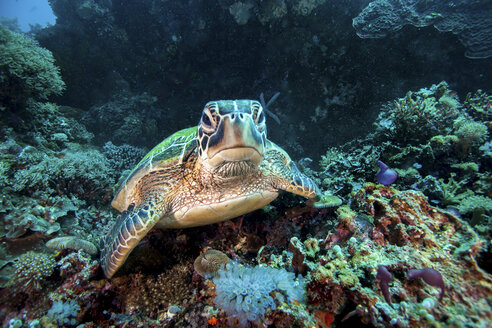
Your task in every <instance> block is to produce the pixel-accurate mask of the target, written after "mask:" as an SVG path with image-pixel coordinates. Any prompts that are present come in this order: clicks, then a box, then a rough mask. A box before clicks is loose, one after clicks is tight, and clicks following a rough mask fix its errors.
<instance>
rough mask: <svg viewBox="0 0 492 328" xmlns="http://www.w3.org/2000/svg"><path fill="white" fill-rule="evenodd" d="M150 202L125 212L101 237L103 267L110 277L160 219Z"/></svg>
mask: <svg viewBox="0 0 492 328" xmlns="http://www.w3.org/2000/svg"><path fill="white" fill-rule="evenodd" d="M151 208H152V207H151V206H150V205H149V204H143V205H141V206H139V207H136V208H134V209H131V210H129V211H125V212H123V213H122V214H121V215H119V216H118V217H117V218H116V223H115V225H114V226H113V227H112V228H111V230H110V231H109V233H108V234H107V235H106V236H104V237H103V238H102V239H101V267H102V269H103V271H104V275H105V276H106V277H107V278H108V279H109V278H111V277H112V276H113V275H114V273H115V272H116V271H117V270H118V269H119V268H120V267H121V266H122V265H123V263H125V261H126V258H127V257H128V255H130V253H131V251H132V250H133V249H134V248H135V246H137V244H138V243H139V242H140V240H141V239H142V238H143V237H145V235H146V234H147V232H149V230H150V229H152V227H154V225H155V224H156V223H157V222H158V221H159V219H160V215H159V214H158V213H156V211H155V210H153V209H151Z"/></svg>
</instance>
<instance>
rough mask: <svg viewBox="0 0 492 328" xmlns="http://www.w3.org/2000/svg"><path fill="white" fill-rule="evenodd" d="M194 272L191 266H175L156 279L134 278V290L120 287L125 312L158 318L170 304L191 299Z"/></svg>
mask: <svg viewBox="0 0 492 328" xmlns="http://www.w3.org/2000/svg"><path fill="white" fill-rule="evenodd" d="M192 272H193V271H192V268H191V266H190V265H188V264H176V265H175V266H173V267H172V268H171V269H170V270H168V271H166V272H164V273H161V274H160V275H158V276H157V277H152V276H143V275H141V274H136V275H133V276H132V281H131V283H130V284H131V285H132V286H134V287H133V288H129V286H128V285H124V286H121V289H122V290H121V293H122V294H123V299H122V302H123V307H124V309H125V311H126V312H127V313H141V314H145V315H148V316H151V317H158V316H159V314H160V313H165V312H166V310H167V308H168V307H169V306H170V305H178V306H180V305H182V304H183V303H184V302H185V301H186V300H187V299H188V298H190V297H191V288H192V287H193V286H192V283H191V277H192Z"/></svg>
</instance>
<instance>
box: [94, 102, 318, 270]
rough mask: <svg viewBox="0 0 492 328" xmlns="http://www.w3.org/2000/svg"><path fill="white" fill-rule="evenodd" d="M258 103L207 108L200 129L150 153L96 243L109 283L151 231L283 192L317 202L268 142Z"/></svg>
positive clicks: (211, 217) (311, 186)
mask: <svg viewBox="0 0 492 328" xmlns="http://www.w3.org/2000/svg"><path fill="white" fill-rule="evenodd" d="M264 120H265V119H264V114H263V113H262V107H261V105H260V104H259V103H258V102H256V101H251V100H238V101H224V100H221V101H217V102H210V103H208V104H207V105H206V106H205V108H204V110H203V116H202V120H201V121H200V124H199V126H198V128H189V129H185V130H182V131H178V132H176V133H175V134H174V135H172V136H171V137H169V138H167V139H165V140H164V141H163V142H162V143H161V144H159V145H157V146H156V147H155V148H154V149H153V150H151V151H150V152H149V154H147V155H146V156H145V157H144V158H143V159H142V160H141V161H140V163H139V164H138V165H137V167H136V168H135V169H134V170H133V171H132V172H131V173H130V175H129V177H128V178H127V179H126V180H125V181H124V183H123V185H122V186H121V187H120V188H119V190H118V193H117V195H116V197H115V199H114V200H113V203H112V204H113V206H114V207H115V208H117V209H119V210H124V209H126V210H124V211H123V212H122V214H121V215H120V216H118V217H117V219H116V223H115V225H114V226H113V227H112V228H111V230H110V231H109V232H108V234H107V235H106V236H105V237H104V238H103V239H102V240H101V267H102V269H103V271H104V274H105V276H106V277H107V278H111V277H112V276H113V275H114V273H115V272H116V271H117V270H118V269H119V268H120V267H121V266H122V265H123V264H124V262H125V260H126V259H127V257H128V256H129V255H130V253H131V251H132V250H133V249H134V248H135V247H136V246H137V244H138V243H139V241H140V240H141V239H142V238H143V237H145V235H146V234H147V233H148V232H149V231H150V230H151V229H152V228H154V227H155V228H160V229H170V228H186V227H194V226H200V225H206V224H211V223H215V222H220V221H224V220H227V219H231V218H233V217H236V216H239V215H242V214H245V213H248V212H251V211H253V210H255V209H258V208H261V207H263V206H265V205H266V204H268V203H270V202H271V201H272V200H273V199H275V198H276V197H277V195H278V191H279V190H285V191H288V192H292V193H294V194H297V195H301V196H304V197H309V198H315V197H319V195H320V191H319V189H318V187H317V186H316V184H315V183H314V182H313V181H312V180H311V179H310V178H308V177H307V176H305V175H304V174H302V173H301V172H300V171H299V170H298V169H297V167H296V165H295V164H294V162H292V161H291V159H290V157H289V156H288V154H287V153H286V152H285V151H283V150H282V149H281V148H280V147H278V146H277V145H275V144H274V143H272V142H271V141H269V140H267V139H266V126H265V121H264Z"/></svg>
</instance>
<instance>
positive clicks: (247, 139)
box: [207, 111, 265, 166]
mask: <svg viewBox="0 0 492 328" xmlns="http://www.w3.org/2000/svg"><path fill="white" fill-rule="evenodd" d="M264 153H265V146H264V142H263V139H262V135H261V134H260V132H259V131H258V128H257V127H256V125H255V123H254V122H253V120H252V118H251V116H250V115H246V114H244V113H241V112H237V111H234V112H232V113H230V114H227V115H224V117H223V119H222V120H221V121H220V123H219V126H218V128H217V132H216V133H215V134H214V135H213V136H212V137H211V138H210V141H209V144H208V151H207V155H208V158H209V161H208V162H209V164H210V165H211V166H217V165H220V164H221V163H223V162H242V161H249V162H252V163H254V164H255V165H259V164H260V163H261V161H262V160H263V156H264Z"/></svg>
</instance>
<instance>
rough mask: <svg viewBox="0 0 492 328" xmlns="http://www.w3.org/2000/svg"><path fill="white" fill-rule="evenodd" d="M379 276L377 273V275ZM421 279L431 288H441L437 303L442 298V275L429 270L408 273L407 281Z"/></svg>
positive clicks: (443, 286)
mask: <svg viewBox="0 0 492 328" xmlns="http://www.w3.org/2000/svg"><path fill="white" fill-rule="evenodd" d="M378 274H379V273H378ZM414 278H422V280H424V281H425V282H426V283H427V284H429V285H431V286H433V287H439V288H441V293H440V295H439V302H440V301H441V300H442V298H443V296H444V289H445V285H444V281H443V280H442V275H441V274H440V273H439V272H438V271H436V270H434V269H431V268H423V269H414V270H410V271H409V272H408V279H414Z"/></svg>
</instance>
